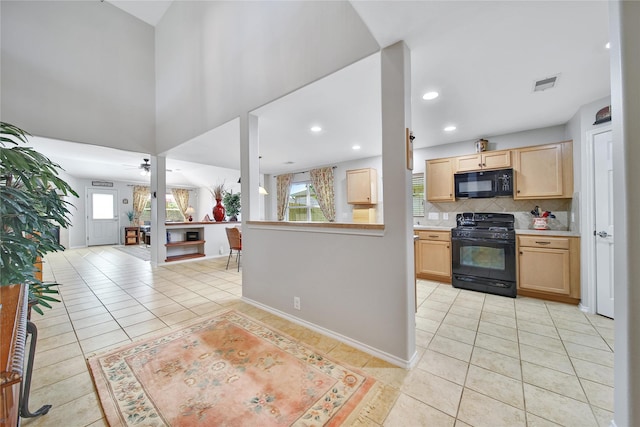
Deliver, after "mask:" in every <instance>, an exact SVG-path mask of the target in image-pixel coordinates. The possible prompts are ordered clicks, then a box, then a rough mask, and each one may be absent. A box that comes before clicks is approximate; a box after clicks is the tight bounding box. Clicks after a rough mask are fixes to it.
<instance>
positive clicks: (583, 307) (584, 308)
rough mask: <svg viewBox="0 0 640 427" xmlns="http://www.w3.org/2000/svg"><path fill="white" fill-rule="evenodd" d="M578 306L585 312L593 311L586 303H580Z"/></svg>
mask: <svg viewBox="0 0 640 427" xmlns="http://www.w3.org/2000/svg"><path fill="white" fill-rule="evenodd" d="M578 308H579V309H580V311H582V312H583V313H592V314H593V312H592V311H591V309H590V308H589V307H587V306H586V305H582V303H580V304H578Z"/></svg>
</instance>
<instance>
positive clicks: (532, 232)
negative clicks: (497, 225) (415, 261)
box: [413, 225, 580, 237]
mask: <svg viewBox="0 0 640 427" xmlns="http://www.w3.org/2000/svg"><path fill="white" fill-rule="evenodd" d="M451 228H453V227H445V226H436V225H414V226H413V229H414V230H434V231H451ZM516 234H518V235H519V234H525V235H526V234H529V235H534V236H559V237H580V233H579V232H577V231H567V230H533V229H528V228H517V229H516Z"/></svg>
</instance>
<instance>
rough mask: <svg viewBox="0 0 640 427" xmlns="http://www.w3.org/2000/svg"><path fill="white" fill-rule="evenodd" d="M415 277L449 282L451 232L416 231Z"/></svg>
mask: <svg viewBox="0 0 640 427" xmlns="http://www.w3.org/2000/svg"><path fill="white" fill-rule="evenodd" d="M416 235H417V236H418V240H417V242H416V248H415V251H416V261H415V262H416V277H417V278H419V279H427V280H436V281H438V282H444V283H451V232H449V231H428V230H420V231H416Z"/></svg>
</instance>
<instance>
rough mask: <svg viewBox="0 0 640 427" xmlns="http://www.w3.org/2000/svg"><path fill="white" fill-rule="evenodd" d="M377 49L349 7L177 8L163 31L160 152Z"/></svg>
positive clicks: (159, 40)
mask: <svg viewBox="0 0 640 427" xmlns="http://www.w3.org/2000/svg"><path fill="white" fill-rule="evenodd" d="M377 50H378V44H377V43H376V42H375V40H374V39H373V37H372V36H371V34H370V33H369V31H368V29H367V28H366V27H365V25H364V24H363V22H362V20H361V19H360V17H359V16H358V15H357V14H356V13H355V11H354V10H353V7H352V6H351V4H349V2H286V1H285V2H280V1H268V2H213V1H209V2H204V1H203V2H196V1H189V2H186V1H185V2H182V1H176V2H173V4H172V5H171V7H170V8H169V10H168V11H167V13H166V15H165V16H164V17H163V19H162V20H161V22H160V23H159V24H158V25H157V26H156V72H157V85H156V96H157V148H158V152H162V151H165V150H167V149H169V148H171V147H174V146H176V145H178V144H179V143H181V142H184V141H187V140H189V139H191V138H193V137H195V136H198V135H200V134H202V133H204V132H206V131H208V130H210V129H213V128H215V127H217V126H219V125H221V124H223V123H225V122H227V121H229V120H231V119H233V118H235V117H238V116H241V115H243V114H244V113H246V112H247V111H252V110H253V109H255V108H257V107H259V106H261V105H264V104H266V103H267V102H270V101H272V100H274V99H276V98H279V97H281V96H282V95H284V94H286V93H288V92H291V91H293V90H295V89H297V88H300V87H302V86H304V85H305V84H308V83H310V82H312V81H315V80H317V79H318V78H320V77H323V76H326V75H328V74H330V73H332V72H334V71H336V70H338V69H340V68H343V67H344V66H346V65H349V64H351V63H353V62H355V61H356V60H358V59H361V58H364V57H365V56H368V55H370V54H372V53H374V52H376V51H377Z"/></svg>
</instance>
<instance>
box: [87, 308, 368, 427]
mask: <svg viewBox="0 0 640 427" xmlns="http://www.w3.org/2000/svg"><path fill="white" fill-rule="evenodd" d="M87 362H88V364H89V367H90V370H91V374H92V376H93V379H94V383H95V385H96V389H97V391H98V395H99V397H100V402H101V404H102V407H103V410H104V413H105V416H106V418H107V421H108V423H109V425H111V426H176V427H177V426H184V427H187V426H261V427H262V426H290V425H291V426H321V425H327V426H338V425H342V424H343V423H345V422H346V420H347V419H351V418H352V416H351V415H352V414H353V415H354V416H357V414H355V412H354V411H355V410H356V409H358V408H359V406H361V404H362V403H363V402H364V399H365V397H366V396H367V394H373V393H370V392H371V391H372V388H373V386H374V384H375V380H374V379H373V378H371V377H369V376H367V375H365V374H363V373H362V372H359V371H358V370H356V369H354V368H351V367H348V366H345V365H342V364H339V363H337V362H335V361H333V360H331V359H330V358H328V357H326V356H324V355H322V354H320V353H319V352H317V351H315V350H314V349H313V348H310V347H308V346H305V345H302V344H300V343H299V342H297V341H296V340H295V339H293V338H291V337H289V336H287V335H286V334H284V333H281V332H279V331H277V330H275V329H273V328H271V327H268V326H266V325H265V324H263V323H261V322H259V321H257V320H255V319H252V318H250V317H248V316H246V315H244V314H241V313H239V312H237V311H235V310H230V311H227V312H224V313H222V314H220V315H217V316H215V317H213V318H210V319H208V320H205V321H202V322H200V323H197V324H195V325H192V326H189V327H186V328H184V329H181V330H177V331H175V332H172V333H170V334H168V335H164V336H161V337H157V338H153V339H149V340H146V341H140V342H136V343H133V344H129V345H127V346H124V347H121V348H118V349H117V350H114V351H111V352H109V353H107V354H103V355H99V356H94V357H90V358H89V359H88V360H87Z"/></svg>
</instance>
